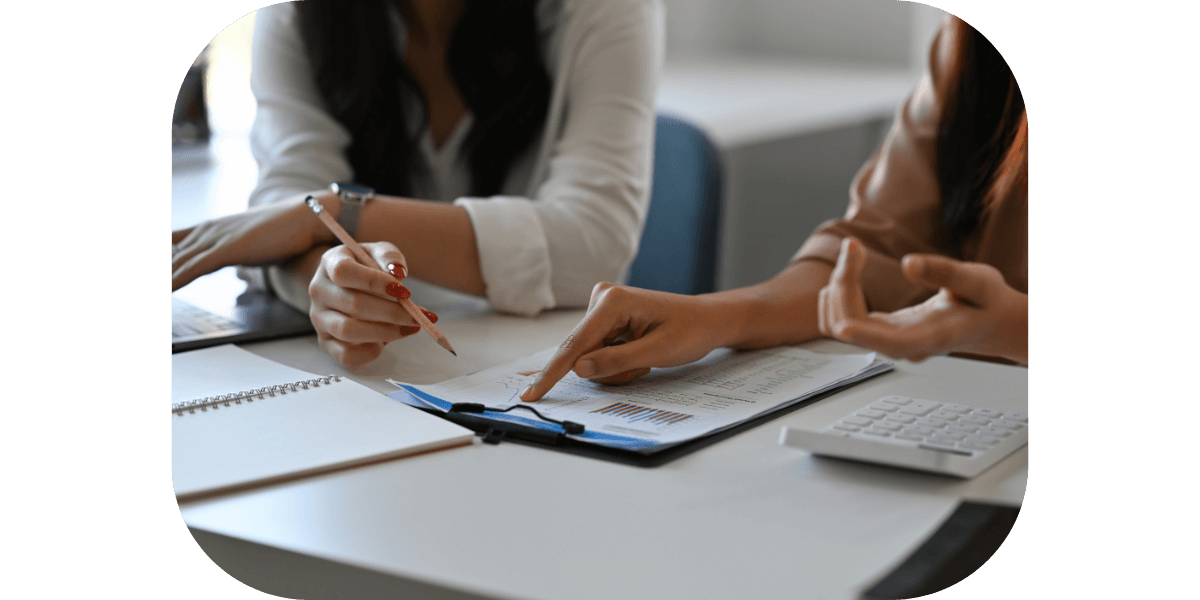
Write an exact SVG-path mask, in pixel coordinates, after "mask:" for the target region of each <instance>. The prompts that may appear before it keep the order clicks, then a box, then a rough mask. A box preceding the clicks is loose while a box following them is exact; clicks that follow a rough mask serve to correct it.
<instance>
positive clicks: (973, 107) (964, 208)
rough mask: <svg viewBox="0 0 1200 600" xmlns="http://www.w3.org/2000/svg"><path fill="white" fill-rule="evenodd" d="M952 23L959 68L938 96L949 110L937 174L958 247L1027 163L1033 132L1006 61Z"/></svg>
mask: <svg viewBox="0 0 1200 600" xmlns="http://www.w3.org/2000/svg"><path fill="white" fill-rule="evenodd" d="M952 23H953V24H952V30H951V31H952V33H953V35H950V36H949V43H951V44H954V47H953V48H952V49H951V50H952V56H954V63H953V67H952V68H951V70H950V74H949V76H948V77H946V78H945V79H944V80H943V81H942V82H941V86H942V88H943V89H940V90H938V94H939V96H940V97H941V98H943V99H944V100H943V102H944V103H945V104H944V109H943V112H942V121H941V123H939V128H938V152H937V174H938V184H939V187H940V188H941V193H942V202H943V205H942V224H943V226H944V230H945V232H946V235H947V236H948V240H949V241H950V243H951V244H952V245H955V246H957V245H960V244H961V243H962V242H963V240H965V239H966V238H967V237H968V236H970V235H971V233H972V232H973V231H974V230H975V228H976V227H977V226H978V225H979V222H980V220H981V219H982V217H983V213H984V210H985V208H986V206H987V204H988V202H989V201H990V200H991V198H992V197H993V194H995V193H996V189H995V188H996V185H997V183H998V181H999V180H1000V178H1001V177H1002V176H1004V175H1006V174H1007V173H1008V172H1009V170H1011V169H1012V168H1013V164H1012V163H1013V162H1014V161H1020V160H1023V157H1024V153H1025V148H1026V145H1025V142H1026V139H1025V137H1026V132H1027V131H1028V129H1027V127H1028V126H1027V123H1026V119H1025V100H1024V98H1023V97H1022V96H1021V89H1020V88H1019V87H1018V86H1017V80H1016V78H1015V77H1013V74H1012V71H1011V70H1010V69H1009V68H1008V63H1006V62H1005V61H1004V57H1002V56H1000V53H999V52H998V51H997V50H996V48H995V47H994V46H992V44H991V42H989V41H988V40H987V38H985V37H983V34H981V33H979V32H978V31H976V30H975V28H973V27H971V26H970V25H967V24H966V23H965V22H963V21H962V20H961V19H957V18H955V19H952ZM942 43H946V40H943V42H942Z"/></svg>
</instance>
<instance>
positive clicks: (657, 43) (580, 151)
mask: <svg viewBox="0 0 1200 600" xmlns="http://www.w3.org/2000/svg"><path fill="white" fill-rule="evenodd" d="M566 4H567V5H568V6H567V7H566V11H567V12H566V13H564V17H565V20H566V21H567V23H565V24H564V25H563V26H565V27H566V30H565V31H564V32H563V35H564V36H565V37H564V43H563V45H562V52H563V53H564V54H563V55H562V56H561V57H559V64H558V65H557V67H558V68H557V70H556V72H555V74H554V76H555V77H558V78H565V81H564V83H565V85H562V86H558V85H556V86H555V88H556V90H558V88H560V87H561V91H562V93H564V94H565V98H552V99H551V106H552V110H551V118H554V117H555V116H556V115H557V117H558V119H559V121H557V122H555V121H551V122H549V123H548V125H547V126H548V127H549V128H551V129H552V130H556V131H561V135H559V136H558V138H557V139H556V140H554V141H553V144H552V147H551V148H550V156H549V161H548V163H547V165H548V166H547V167H546V168H545V170H544V171H543V174H542V175H541V177H542V179H541V180H540V181H539V182H535V183H536V184H539V185H538V187H537V190H536V193H535V194H534V197H532V198H521V197H507V196H502V197H493V198H486V199H485V198H459V199H458V200H456V201H455V204H457V205H459V206H463V207H464V208H466V209H467V212H468V213H469V214H470V216H471V222H472V225H473V227H474V229H475V238H476V244H477V246H478V249H479V260H480V266H481V268H482V272H483V279H484V283H485V284H486V285H487V295H488V298H489V299H490V300H491V302H492V306H493V308H495V309H496V310H500V311H505V312H511V313H517V314H523V315H533V314H537V313H538V312H539V311H542V310H545V309H548V308H553V307H555V306H586V305H587V304H588V299H589V297H590V295H591V290H592V287H593V286H594V285H595V284H596V283H597V282H600V281H616V280H617V279H619V278H620V277H622V275H623V274H624V272H625V270H626V269H627V268H628V266H629V264H630V263H631V262H633V258H634V255H635V254H636V253H637V246H638V242H639V240H640V238H641V232H642V225H643V224H644V222H645V218H646V211H647V210H648V208H649V202H650V175H651V161H652V158H653V149H654V123H655V97H656V94H657V91H658V80H659V74H660V72H661V70H662V60H663V43H664V42H663V40H664V18H663V8H662V5H661V4H660V3H659V2H657V1H642V0H637V1H610V0H605V1H596V0H591V1H585V2H567V3H566ZM556 104H557V105H558V106H564V110H562V111H561V112H558V111H555V110H554V107H555V106H556ZM542 162H543V161H541V160H539V161H538V163H539V164H540V163H542ZM535 176H536V175H535Z"/></svg>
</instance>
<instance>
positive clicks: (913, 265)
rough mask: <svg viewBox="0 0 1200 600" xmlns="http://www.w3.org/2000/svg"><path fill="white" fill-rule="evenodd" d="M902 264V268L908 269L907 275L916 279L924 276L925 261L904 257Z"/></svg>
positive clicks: (913, 257)
mask: <svg viewBox="0 0 1200 600" xmlns="http://www.w3.org/2000/svg"><path fill="white" fill-rule="evenodd" d="M903 262H904V268H906V269H908V272H909V273H911V274H913V275H915V276H917V277H920V276H921V275H924V274H925V261H923V260H921V259H919V258H917V257H915V256H905V257H904V259H903Z"/></svg>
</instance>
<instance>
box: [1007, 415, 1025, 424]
mask: <svg viewBox="0 0 1200 600" xmlns="http://www.w3.org/2000/svg"><path fill="white" fill-rule="evenodd" d="M1004 418H1006V419H1009V420H1012V421H1019V422H1021V423H1028V422H1029V415H1027V414H1025V413H1008V414H1006V415H1004Z"/></svg>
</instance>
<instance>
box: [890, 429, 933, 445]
mask: <svg viewBox="0 0 1200 600" xmlns="http://www.w3.org/2000/svg"><path fill="white" fill-rule="evenodd" d="M892 437H894V438H896V439H899V440H911V441H914V442H920V441H924V440H925V436H921V435H915V434H912V433H904V432H903V431H901V432H900V433H897V434H896V435H893V436H892Z"/></svg>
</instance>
